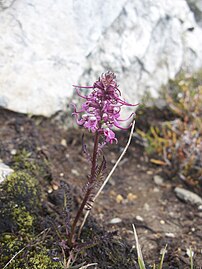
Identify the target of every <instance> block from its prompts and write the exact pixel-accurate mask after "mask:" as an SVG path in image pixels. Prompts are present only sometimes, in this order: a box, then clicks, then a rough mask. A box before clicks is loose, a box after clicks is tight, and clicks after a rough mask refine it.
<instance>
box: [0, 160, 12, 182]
mask: <svg viewBox="0 0 202 269" xmlns="http://www.w3.org/2000/svg"><path fill="white" fill-rule="evenodd" d="M11 173H13V169H11V168H10V167H9V166H8V165H5V164H4V163H1V162H0V183H2V182H3V181H4V180H5V178H6V177H7V176H8V175H10V174H11Z"/></svg>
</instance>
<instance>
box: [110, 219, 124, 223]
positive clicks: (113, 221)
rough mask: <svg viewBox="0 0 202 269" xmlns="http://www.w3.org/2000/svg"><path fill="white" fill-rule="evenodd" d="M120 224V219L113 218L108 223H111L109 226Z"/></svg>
mask: <svg viewBox="0 0 202 269" xmlns="http://www.w3.org/2000/svg"><path fill="white" fill-rule="evenodd" d="M120 222H122V219H120V218H113V219H111V220H110V222H109V223H111V224H117V223H120Z"/></svg>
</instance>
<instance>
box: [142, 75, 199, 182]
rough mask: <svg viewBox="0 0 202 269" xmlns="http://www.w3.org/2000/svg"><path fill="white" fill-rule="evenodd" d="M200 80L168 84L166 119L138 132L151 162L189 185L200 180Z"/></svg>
mask: <svg viewBox="0 0 202 269" xmlns="http://www.w3.org/2000/svg"><path fill="white" fill-rule="evenodd" d="M201 78H202V74H201V73H198V74H197V75H195V76H185V75H184V76H182V75H180V76H179V77H178V78H177V79H176V80H175V81H170V84H169V86H168V90H167V94H166V96H165V98H166V103H167V110H168V112H169V113H170V120H169V119H168V120H167V121H162V120H161V121H158V122H157V123H156V122H155V124H151V126H150V128H149V130H148V131H147V132H143V131H142V130H138V133H139V134H140V135H141V136H142V137H143V138H144V139H145V140H146V141H147V146H146V150H147V153H148V154H149V155H150V156H151V157H152V158H151V162H153V163H155V164H157V165H164V166H167V167H170V168H172V171H175V173H176V174H178V175H180V177H181V178H183V179H184V180H187V181H188V182H189V183H191V184H198V182H199V180H201V179H202V157H201V156H202V81H201ZM162 113H163V112H162Z"/></svg>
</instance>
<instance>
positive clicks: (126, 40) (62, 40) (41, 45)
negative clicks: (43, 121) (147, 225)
mask: <svg viewBox="0 0 202 269" xmlns="http://www.w3.org/2000/svg"><path fill="white" fill-rule="evenodd" d="M192 1H193V0H192ZM201 65H202V29H201V28H200V27H199V26H198V25H197V23H196V22H195V18H194V14H193V13H192V11H191V10H190V8H189V6H188V4H187V3H186V1H185V0H178V1H171V0H169V1H168V0H156V1H151V0H142V1H139V0H119V1H113V0H106V1H104V2H103V1H101V0H98V1H93V0H77V1H74V0H69V1H64V0H56V1H55V0H54V1H53V0H51V1H48V0H44V1H40V0H32V1H30V0H25V1H20V0H13V1H11V0H7V1H6V0H0V85H1V86H0V87H1V88H0V106H3V107H5V108H8V109H11V110H14V111H18V112H23V113H32V114H36V115H45V116H50V115H52V114H54V113H55V112H56V111H58V110H61V109H64V108H65V106H66V104H67V102H68V100H67V98H71V97H72V94H73V89H72V86H71V85H72V84H78V83H90V82H93V81H94V79H95V78H97V77H98V76H99V75H100V73H102V72H105V71H107V70H112V71H114V72H116V73H117V77H118V80H119V84H120V88H121V89H122V91H124V97H126V98H127V99H129V98H130V102H133V103H135V102H136V101H137V99H140V98H141V96H142V95H143V94H144V93H145V91H148V92H149V93H150V94H151V95H152V96H158V89H159V87H160V86H161V85H162V84H165V83H167V81H168V79H169V78H174V76H175V75H176V73H177V72H179V70H180V69H181V68H184V69H189V70H190V71H195V70H197V69H199V68H200V67H201Z"/></svg>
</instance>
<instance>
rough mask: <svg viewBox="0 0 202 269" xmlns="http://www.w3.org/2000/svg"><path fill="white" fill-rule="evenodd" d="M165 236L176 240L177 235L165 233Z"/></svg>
mask: <svg viewBox="0 0 202 269" xmlns="http://www.w3.org/2000/svg"><path fill="white" fill-rule="evenodd" d="M165 236H166V237H171V238H175V235H174V234H173V233H165Z"/></svg>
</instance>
